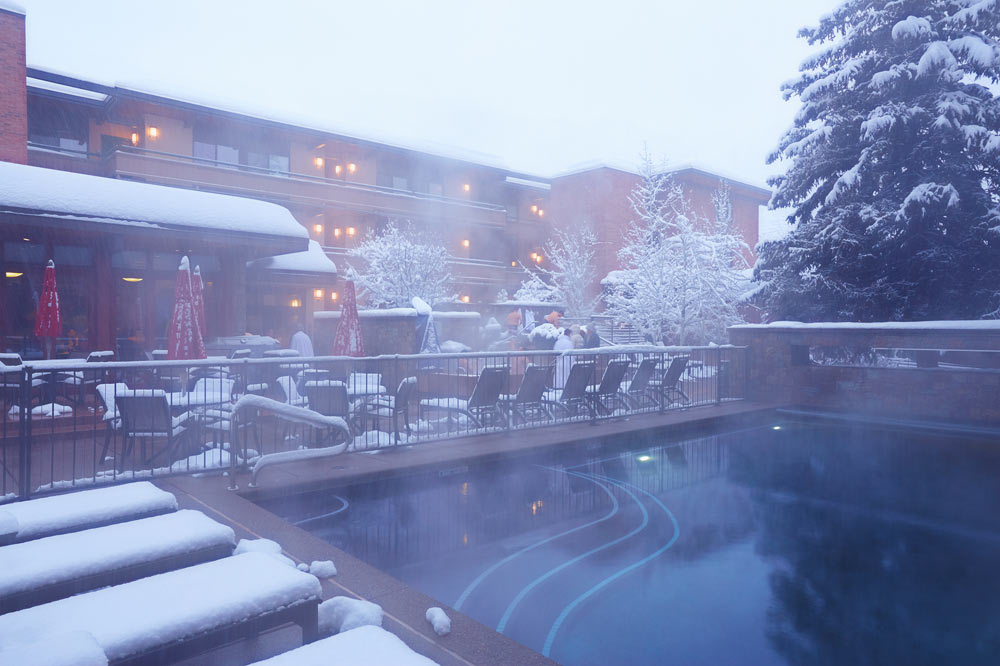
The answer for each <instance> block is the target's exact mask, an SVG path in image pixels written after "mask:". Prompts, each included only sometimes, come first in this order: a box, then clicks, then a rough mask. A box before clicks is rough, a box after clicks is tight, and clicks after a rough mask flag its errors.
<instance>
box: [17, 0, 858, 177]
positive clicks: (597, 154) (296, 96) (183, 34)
mask: <svg viewBox="0 0 1000 666" xmlns="http://www.w3.org/2000/svg"><path fill="white" fill-rule="evenodd" d="M17 1H18V2H19V3H20V4H21V5H22V6H23V7H24V8H25V9H26V10H27V12H28V53H27V56H28V64H29V65H31V66H38V67H45V68H50V69H56V70H59V71H62V72H65V73H68V74H73V75H76V76H79V77H81V78H86V79H92V80H97V81H101V82H107V83H111V82H118V83H120V84H122V85H128V86H139V87H143V88H146V89H149V90H151V91H157V92H161V93H166V94H170V95H176V96H181V97H185V98H189V99H196V100H201V101H206V102H211V103H215V104H219V105H224V106H229V107H233V108H238V109H243V110H248V111H249V110H253V111H257V112H259V113H261V114H263V115H267V116H270V117H276V118H286V119H289V120H291V121H293V122H296V121H303V120H309V121H314V122H316V123H317V124H321V125H322V126H323V127H327V128H330V129H337V130H341V131H344V132H347V133H356V134H361V135H364V136H368V137H371V138H381V139H387V140H394V141H400V142H405V143H407V144H411V145H416V146H418V147H419V146H426V145H428V144H438V145H440V146H452V147H457V148H461V149H464V150H466V151H474V152H478V153H482V154H484V155H487V156H493V159H492V161H496V162H500V163H502V164H505V165H506V166H508V167H510V168H512V169H516V170H521V171H526V172H529V173H534V174H538V175H543V176H546V175H552V174H554V173H556V172H559V171H562V170H565V169H567V168H570V167H572V166H574V165H576V164H580V163H583V162H592V161H605V162H613V163H625V164H632V165H634V164H635V161H636V157H637V155H638V153H639V152H640V151H641V150H642V145H643V142H644V141H645V142H647V143H648V146H649V149H650V152H651V153H653V154H654V155H656V156H665V157H667V158H669V160H670V161H671V162H674V163H695V164H698V165H701V166H704V167H707V168H709V169H713V170H716V171H719V172H722V173H727V174H731V175H733V176H735V177H738V178H741V179H743V180H747V181H749V182H753V183H757V184H761V185H763V184H764V182H765V180H766V178H767V176H769V175H771V174H772V173H773V172H774V167H768V166H767V165H766V164H765V161H764V160H765V157H766V155H767V153H768V152H769V151H770V150H771V149H772V148H773V147H774V146H775V145H776V143H777V141H778V138H779V137H780V135H781V133H782V132H783V131H784V130H785V129H786V128H787V127H788V126H789V124H790V122H791V118H792V115H793V114H794V112H795V108H796V106H795V104H796V103H795V102H784V101H782V99H781V93H780V90H779V86H780V84H781V82H782V81H784V80H786V79H788V78H790V77H792V76H793V75H794V74H795V73H796V70H797V67H798V64H799V62H800V61H801V60H802V58H803V57H804V56H805V55H806V54H807V53H809V52H810V51H811V49H810V48H809V47H808V45H807V44H806V43H805V41H804V40H801V39H798V38H796V36H795V35H796V32H797V30H798V28H799V27H801V26H803V25H807V24H808V25H812V24H815V23H816V22H817V21H818V18H819V16H820V15H822V14H823V13H825V12H828V11H830V10H831V9H832V8H833V7H834V6H836V5H837V4H839V2H838V0H765V1H764V2H747V1H746V0H715V1H713V2H705V1H704V0H690V1H688V2H677V1H676V0H647V1H646V2H640V1H638V0H575V1H564V0H504V1H502V2H485V1H484V2H477V1H475V0H464V1H444V0H441V1H436V0H427V1H423V2H413V1H410V0H354V1H352V2H343V1H339V0H313V1H312V2H310V1H307V0H285V1H283V2H263V1H260V0H240V1H235V0H200V1H198V0H173V1H172V2H169V3H155V4H154V3H146V2H137V1H135V0H88V1H86V2H81V1H80V0H17Z"/></svg>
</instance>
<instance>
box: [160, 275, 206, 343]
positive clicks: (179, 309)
mask: <svg viewBox="0 0 1000 666" xmlns="http://www.w3.org/2000/svg"><path fill="white" fill-rule="evenodd" d="M167 358H168V359H171V360H178V359H193V358H205V341H204V339H202V337H201V331H200V330H198V322H197V319H196V316H195V313H194V302H193V300H192V298H191V265H190V263H189V262H188V258H187V257H184V258H183V259H181V265H180V266H179V267H178V270H177V282H176V283H175V284H174V313H173V315H172V316H171V317H170V329H169V330H168V331H167Z"/></svg>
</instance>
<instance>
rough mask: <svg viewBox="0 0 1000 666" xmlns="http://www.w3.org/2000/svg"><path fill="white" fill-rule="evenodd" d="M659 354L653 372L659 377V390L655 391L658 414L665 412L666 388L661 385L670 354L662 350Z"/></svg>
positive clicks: (668, 365) (668, 364)
mask: <svg viewBox="0 0 1000 666" xmlns="http://www.w3.org/2000/svg"><path fill="white" fill-rule="evenodd" d="M659 354H660V362H659V363H658V364H657V366H656V370H655V372H656V373H657V375H658V376H659V378H660V384H659V387H660V390H659V391H657V392H656V393H657V398H656V400H657V402H658V403H659V407H660V414H665V413H666V412H667V400H666V393H667V390H666V387H665V386H663V377H664V375H665V374H666V372H667V368H668V367H670V356H669V354H664V353H663V352H659Z"/></svg>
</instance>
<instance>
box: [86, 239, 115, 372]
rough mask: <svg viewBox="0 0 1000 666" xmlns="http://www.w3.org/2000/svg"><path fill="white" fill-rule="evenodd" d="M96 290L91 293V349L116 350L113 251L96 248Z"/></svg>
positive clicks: (89, 335) (88, 335) (89, 333)
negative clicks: (112, 270) (112, 269)
mask: <svg viewBox="0 0 1000 666" xmlns="http://www.w3.org/2000/svg"><path fill="white" fill-rule="evenodd" d="M93 256H94V291H93V293H92V294H91V295H90V331H89V332H88V334H87V337H88V338H89V343H90V351H103V350H112V351H116V352H117V350H115V328H116V326H115V285H114V282H113V278H112V277H111V253H110V252H109V251H108V250H107V248H104V247H99V248H97V249H95V250H94V255H93Z"/></svg>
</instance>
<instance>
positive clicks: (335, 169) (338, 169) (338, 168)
mask: <svg viewBox="0 0 1000 666" xmlns="http://www.w3.org/2000/svg"><path fill="white" fill-rule="evenodd" d="M343 170H344V167H342V166H340V165H339V164H338V165H337V166H335V167H333V172H334V173H335V174H337V175H338V176H339V175H340V174H341V172H342V171H343Z"/></svg>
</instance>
